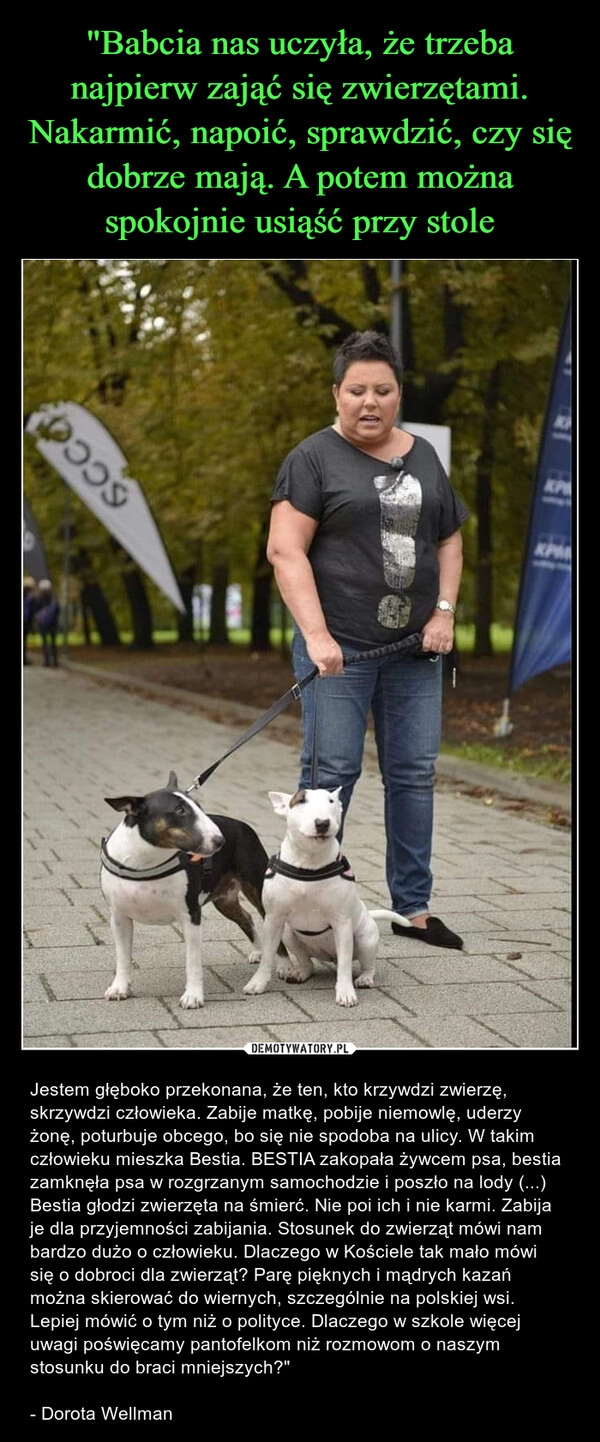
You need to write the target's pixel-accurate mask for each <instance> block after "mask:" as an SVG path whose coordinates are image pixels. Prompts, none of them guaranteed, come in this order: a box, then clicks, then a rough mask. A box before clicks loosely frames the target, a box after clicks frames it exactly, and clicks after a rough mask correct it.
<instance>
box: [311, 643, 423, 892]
mask: <svg viewBox="0 0 600 1442" xmlns="http://www.w3.org/2000/svg"><path fill="white" fill-rule="evenodd" d="M292 659H293V664H294V671H295V673H296V676H297V677H298V679H299V680H300V679H301V678H302V676H305V675H306V673H307V671H309V670H310V668H311V666H312V662H311V661H310V659H309V657H308V655H307V651H306V646H305V644H304V640H303V638H302V636H301V635H299V634H296V635H295V637H294V643H293V647H292ZM315 706H316V708H317V719H316V726H317V731H316V736H317V752H318V758H319V766H318V784H319V786H322V787H324V788H325V789H326V790H329V791H331V790H333V789H334V788H335V787H336V786H341V788H342V791H341V798H340V799H341V801H342V804H343V807H344V813H345V812H346V811H347V809H348V806H349V805H350V798H351V796H352V792H353V790H354V787H355V785H356V782H357V781H358V778H359V776H360V772H361V766H362V757H363V749H364V741H365V732H366V727H367V717H368V714H369V710H372V712H373V719H374V722H375V739H376V742H377V754H378V758H379V769H380V771H381V776H382V779H383V786H384V793H385V829H386V837H387V854H386V877H387V884H388V887H389V892H390V896H391V900H392V909H393V910H394V911H399V912H401V913H402V915H403V916H409V917H410V916H418V915H419V913H420V912H422V911H428V910H429V901H430V896H431V885H432V876H431V870H430V861H431V838H432V831H433V783H434V773H435V762H436V758H437V754H438V751H439V745H440V735H441V711H442V662H441V658H439V657H438V658H437V659H436V660H435V661H431V660H430V659H429V658H428V657H423V656H419V657H415V656H413V655H408V656H400V657H398V658H394V657H393V658H391V659H390V660H387V661H381V660H379V661H362V662H358V663H357V664H356V665H353V666H349V667H348V668H347V669H346V671H345V672H344V674H343V675H341V676H324V677H317V678H316V680H315V681H313V682H312V683H311V684H310V685H309V686H307V687H305V689H304V691H303V692H302V719H303V733H304V736H303V748H302V762H301V773H300V786H301V787H304V788H309V787H310V786H311V761H312V746H313V727H314V716H315Z"/></svg>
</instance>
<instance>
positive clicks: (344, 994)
mask: <svg viewBox="0 0 600 1442" xmlns="http://www.w3.org/2000/svg"><path fill="white" fill-rule="evenodd" d="M335 999H336V1002H337V1004H338V1006H358V997H357V995H356V992H355V990H354V987H353V988H352V990H351V991H336V994H335Z"/></svg>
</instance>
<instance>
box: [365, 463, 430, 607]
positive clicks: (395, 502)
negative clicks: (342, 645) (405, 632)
mask: <svg viewBox="0 0 600 1442" xmlns="http://www.w3.org/2000/svg"><path fill="white" fill-rule="evenodd" d="M373 485H374V486H375V487H376V489H377V491H378V492H379V505H380V511H381V523H380V524H381V549H382V553H383V574H384V578H385V581H386V584H387V585H388V586H393V587H394V592H395V594H394V595H390V596H383V597H382V599H381V601H380V602H379V606H378V608H377V619H378V621H379V624H380V626H387V627H389V628H390V629H391V630H399V629H400V628H401V627H402V626H406V625H407V624H408V621H409V619H410V613H411V610H412V602H411V600H410V598H409V597H408V596H406V595H398V594H397V593H398V592H399V591H407V590H408V589H409V587H410V586H412V584H413V581H414V579H415V564H416V552H415V535H416V532H417V526H418V524H419V516H420V515H421V507H422V504H423V492H422V489H421V484H420V481H418V480H416V478H415V476H410V475H408V474H404V472H402V474H401V475H399V476H374V477H373Z"/></svg>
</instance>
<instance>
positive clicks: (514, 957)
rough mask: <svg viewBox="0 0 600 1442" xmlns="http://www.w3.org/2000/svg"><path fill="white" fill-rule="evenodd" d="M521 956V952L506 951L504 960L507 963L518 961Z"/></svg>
mask: <svg viewBox="0 0 600 1442" xmlns="http://www.w3.org/2000/svg"><path fill="white" fill-rule="evenodd" d="M522 955H523V952H522V951H507V953H506V960H507V961H520V959H521V957H522Z"/></svg>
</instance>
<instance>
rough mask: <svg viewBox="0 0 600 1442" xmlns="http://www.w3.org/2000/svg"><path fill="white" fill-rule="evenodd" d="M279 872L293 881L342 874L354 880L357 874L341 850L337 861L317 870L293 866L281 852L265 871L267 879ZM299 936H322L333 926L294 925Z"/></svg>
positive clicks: (271, 859)
mask: <svg viewBox="0 0 600 1442" xmlns="http://www.w3.org/2000/svg"><path fill="white" fill-rule="evenodd" d="M276 873H278V874H279V876H288V877H290V878H291V880H292V881H327V880H328V879H329V877H331V876H341V877H342V878H343V880H344V881H354V880H355V876H354V872H353V870H352V867H351V865H350V862H349V861H348V860H347V859H346V857H345V856H342V853H341V852H340V854H339V856H338V858H337V861H331V862H330V863H329V866H320V867H319V868H318V870H317V871H314V870H312V869H311V870H308V869H307V868H305V867H304V866H291V865H290V863H289V862H288V861H282V860H281V857H280V855H279V852H277V853H276V854H275V856H271V857H270V859H269V865H268V867H267V870H266V871H265V881H270V879H271V877H272V876H275V874H276ZM294 931H297V933H298V936H322V935H323V933H324V932H325V931H331V926H322V927H321V930H320V931H301V930H300V928H299V927H298V926H295V927H294Z"/></svg>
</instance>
